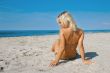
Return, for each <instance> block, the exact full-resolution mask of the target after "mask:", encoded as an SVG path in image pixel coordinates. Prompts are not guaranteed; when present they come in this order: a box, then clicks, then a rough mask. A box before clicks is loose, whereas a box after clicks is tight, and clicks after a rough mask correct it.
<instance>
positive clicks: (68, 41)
mask: <svg viewBox="0 0 110 73" xmlns="http://www.w3.org/2000/svg"><path fill="white" fill-rule="evenodd" d="M63 34H64V38H65V51H64V53H63V55H62V58H71V57H75V56H76V54H77V51H76V48H77V45H78V41H79V38H80V36H81V34H82V30H81V29H79V28H78V29H77V31H72V30H71V29H69V28H67V29H64V30H63Z"/></svg>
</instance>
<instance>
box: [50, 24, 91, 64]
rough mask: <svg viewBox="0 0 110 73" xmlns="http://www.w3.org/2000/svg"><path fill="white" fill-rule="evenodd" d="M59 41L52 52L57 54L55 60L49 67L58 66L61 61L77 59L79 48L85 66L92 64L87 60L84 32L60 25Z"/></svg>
mask: <svg viewBox="0 0 110 73" xmlns="http://www.w3.org/2000/svg"><path fill="white" fill-rule="evenodd" d="M60 25H61V29H60V33H59V40H57V41H56V42H55V43H54V44H53V46H52V49H51V50H52V51H53V52H54V53H55V59H54V60H52V62H51V63H50V65H49V66H56V65H57V64H58V62H59V60H61V59H71V58H74V57H76V55H77V51H76V48H77V46H79V49H80V55H81V59H82V62H83V63H84V64H91V63H92V62H91V61H90V60H86V59H85V51H84V46H83V40H84V32H83V30H82V29H79V28H78V29H77V30H76V31H73V30H72V29H71V28H69V27H68V26H67V25H64V24H60Z"/></svg>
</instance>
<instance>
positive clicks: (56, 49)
mask: <svg viewBox="0 0 110 73" xmlns="http://www.w3.org/2000/svg"><path fill="white" fill-rule="evenodd" d="M59 45H60V43H59V39H58V40H57V41H55V43H54V44H53V45H52V48H51V50H52V52H54V53H55V54H57V52H58V49H59Z"/></svg>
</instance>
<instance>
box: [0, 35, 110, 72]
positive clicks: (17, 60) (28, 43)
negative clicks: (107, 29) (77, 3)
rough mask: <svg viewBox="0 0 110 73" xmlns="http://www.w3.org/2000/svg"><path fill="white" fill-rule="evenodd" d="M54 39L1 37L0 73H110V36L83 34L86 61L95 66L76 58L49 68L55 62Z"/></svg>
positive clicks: (51, 37) (49, 36) (47, 37)
mask: <svg viewBox="0 0 110 73" xmlns="http://www.w3.org/2000/svg"><path fill="white" fill-rule="evenodd" d="M57 38H58V35H44V36H22V37H1V38H0V69H1V70H0V73H110V54H109V53H110V33H86V34H85V39H84V46H85V52H86V53H85V54H86V58H89V59H91V60H92V61H95V62H96V63H95V64H91V65H85V64H83V63H82V60H81V58H80V57H77V59H74V60H68V61H67V60H61V61H60V63H59V65H58V66H56V67H48V65H49V63H50V61H51V60H52V59H54V53H52V52H51V50H50V49H51V46H52V44H53V42H54V41H55V40H56V39H57ZM77 51H78V52H79V48H77ZM79 54H80V53H79Z"/></svg>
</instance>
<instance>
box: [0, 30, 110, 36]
mask: <svg viewBox="0 0 110 73" xmlns="http://www.w3.org/2000/svg"><path fill="white" fill-rule="evenodd" d="M84 32H85V33H110V30H84ZM58 33H59V30H0V37H19V36H43V35H55V34H58Z"/></svg>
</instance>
